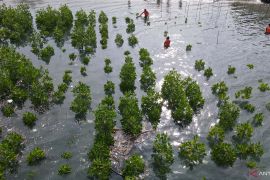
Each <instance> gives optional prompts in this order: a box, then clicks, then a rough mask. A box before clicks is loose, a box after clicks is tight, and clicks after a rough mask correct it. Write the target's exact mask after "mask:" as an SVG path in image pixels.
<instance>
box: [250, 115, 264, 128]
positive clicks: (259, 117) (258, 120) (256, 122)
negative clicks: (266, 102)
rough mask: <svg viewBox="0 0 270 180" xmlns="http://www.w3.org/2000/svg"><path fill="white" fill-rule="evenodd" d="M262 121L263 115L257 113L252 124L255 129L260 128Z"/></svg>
mask: <svg viewBox="0 0 270 180" xmlns="http://www.w3.org/2000/svg"><path fill="white" fill-rule="evenodd" d="M263 119H264V115H263V113H257V114H255V115H254V116H253V120H252V124H253V125H254V126H255V127H257V126H261V125H262V122H263Z"/></svg>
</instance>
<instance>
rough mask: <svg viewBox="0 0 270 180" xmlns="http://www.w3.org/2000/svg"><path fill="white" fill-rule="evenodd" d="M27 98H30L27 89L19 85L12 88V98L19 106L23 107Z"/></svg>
mask: <svg viewBox="0 0 270 180" xmlns="http://www.w3.org/2000/svg"><path fill="white" fill-rule="evenodd" d="M27 98H28V93H27V90H25V89H23V88H19V87H14V88H13V89H12V90H11V99H12V100H13V101H14V103H15V104H17V105H18V106H20V107H22V105H23V104H24V102H25V101H26V100H27Z"/></svg>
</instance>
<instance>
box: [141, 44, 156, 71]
mask: <svg viewBox="0 0 270 180" xmlns="http://www.w3.org/2000/svg"><path fill="white" fill-rule="evenodd" d="M139 54H140V65H141V67H145V66H151V65H152V64H153V60H152V58H151V57H150V53H149V52H148V50H147V49H145V48H141V49H140V51H139Z"/></svg>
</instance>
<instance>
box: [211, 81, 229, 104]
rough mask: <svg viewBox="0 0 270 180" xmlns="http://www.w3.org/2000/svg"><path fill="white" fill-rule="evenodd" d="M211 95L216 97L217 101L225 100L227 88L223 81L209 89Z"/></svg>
mask: <svg viewBox="0 0 270 180" xmlns="http://www.w3.org/2000/svg"><path fill="white" fill-rule="evenodd" d="M211 90H212V94H214V95H215V96H217V97H218V99H219V100H222V101H224V100H227V99H228V96H227V92H228V87H227V85H226V83H225V82H224V81H221V82H219V83H216V84H213V86H212V87H211Z"/></svg>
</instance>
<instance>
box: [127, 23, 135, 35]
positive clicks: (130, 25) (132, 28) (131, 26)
mask: <svg viewBox="0 0 270 180" xmlns="http://www.w3.org/2000/svg"><path fill="white" fill-rule="evenodd" d="M134 31H135V24H134V23H133V20H132V21H131V22H130V23H128V25H127V29H126V32H127V33H128V34H130V33H133V32H134Z"/></svg>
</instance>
